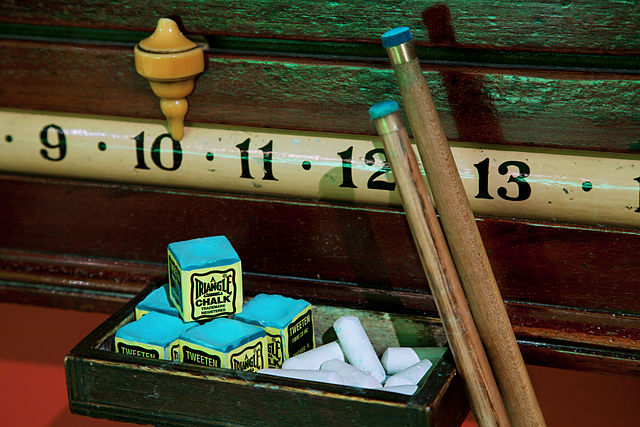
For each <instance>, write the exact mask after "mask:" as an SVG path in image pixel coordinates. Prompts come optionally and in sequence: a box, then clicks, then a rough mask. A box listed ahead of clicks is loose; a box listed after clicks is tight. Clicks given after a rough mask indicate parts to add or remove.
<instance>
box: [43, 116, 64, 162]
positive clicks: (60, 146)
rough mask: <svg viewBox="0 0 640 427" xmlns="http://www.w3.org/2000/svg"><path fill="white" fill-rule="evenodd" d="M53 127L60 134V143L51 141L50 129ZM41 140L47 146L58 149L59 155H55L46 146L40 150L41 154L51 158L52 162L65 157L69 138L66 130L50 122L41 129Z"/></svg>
mask: <svg viewBox="0 0 640 427" xmlns="http://www.w3.org/2000/svg"><path fill="white" fill-rule="evenodd" d="M50 129H53V130H55V131H56V134H57V136H58V143H57V144H52V143H51V142H49V130H50ZM40 142H41V143H42V145H44V146H45V147H47V148H50V149H55V150H58V153H57V157H53V155H52V154H51V152H50V151H48V150H45V149H44V148H43V149H41V150H40V155H41V156H42V157H44V158H45V159H47V160H51V161H52V162H59V161H60V160H62V159H64V157H65V156H66V155H67V138H66V136H65V135H64V131H63V130H62V128H61V127H60V126H58V125H54V124H50V125H47V126H45V127H43V128H42V130H41V131H40Z"/></svg>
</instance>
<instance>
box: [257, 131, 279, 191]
mask: <svg viewBox="0 0 640 427" xmlns="http://www.w3.org/2000/svg"><path fill="white" fill-rule="evenodd" d="M260 151H262V160H263V164H264V176H263V177H262V179H264V180H267V181H277V179H276V178H275V177H274V176H273V162H272V159H273V141H269V143H268V144H267V145H265V146H264V147H262V148H260Z"/></svg>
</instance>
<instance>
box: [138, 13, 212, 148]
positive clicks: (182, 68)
mask: <svg viewBox="0 0 640 427" xmlns="http://www.w3.org/2000/svg"><path fill="white" fill-rule="evenodd" d="M133 51H134V58H135V65H136V71H137V72H138V74H140V75H141V76H143V77H144V78H146V79H147V80H149V84H150V85H151V89H152V90H153V92H154V93H155V94H156V95H157V96H159V97H160V109H161V110H162V113H163V114H164V115H165V117H166V118H167V122H168V125H169V133H171V137H172V138H173V139H175V140H181V139H182V137H183V136H184V117H185V115H186V114H187V109H188V108H189V107H188V103H187V100H186V99H185V98H186V97H187V96H189V95H190V94H191V92H193V89H194V85H195V79H196V77H197V76H198V74H200V73H202V72H203V71H204V51H203V50H202V49H201V48H199V47H198V46H197V45H196V44H195V43H194V42H192V41H191V40H189V39H188V38H186V37H185V36H184V35H183V34H182V32H181V31H180V29H179V28H178V25H177V24H176V23H175V21H173V20H171V19H169V18H160V19H159V20H158V26H157V27H156V29H155V31H154V32H153V34H151V35H150V36H149V37H147V38H146V39H144V40H141V41H140V43H138V44H137V45H136V47H135V48H134V50H133Z"/></svg>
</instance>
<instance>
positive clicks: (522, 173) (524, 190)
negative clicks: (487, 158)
mask: <svg viewBox="0 0 640 427" xmlns="http://www.w3.org/2000/svg"><path fill="white" fill-rule="evenodd" d="M509 166H515V167H516V168H518V175H509V179H508V180H507V182H514V183H516V184H517V186H518V194H517V195H516V196H515V197H511V196H508V195H507V189H506V188H504V187H500V188H498V196H500V197H502V198H503V199H505V200H509V201H512V202H521V201H523V200H527V199H528V198H529V196H531V186H530V185H529V183H528V182H527V180H526V179H525V178H527V177H528V176H529V174H530V173H531V170H530V169H529V165H527V164H526V163H524V162H519V161H517V160H510V161H507V162H504V163H502V164H501V165H500V166H498V173H499V174H500V175H506V174H507V173H509Z"/></svg>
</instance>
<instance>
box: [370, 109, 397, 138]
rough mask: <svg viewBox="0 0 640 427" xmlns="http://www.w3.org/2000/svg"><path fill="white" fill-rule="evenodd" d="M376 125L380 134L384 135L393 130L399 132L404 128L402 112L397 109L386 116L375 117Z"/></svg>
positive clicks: (374, 122)
mask: <svg viewBox="0 0 640 427" xmlns="http://www.w3.org/2000/svg"><path fill="white" fill-rule="evenodd" d="M373 124H374V126H375V127H376V131H377V132H378V135H380V136H384V135H388V134H390V133H393V132H398V131H399V130H401V129H404V125H403V124H402V117H401V116H400V113H399V112H397V111H395V112H393V113H390V114H388V115H386V116H384V117H380V118H379V119H375V120H374V121H373Z"/></svg>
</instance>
